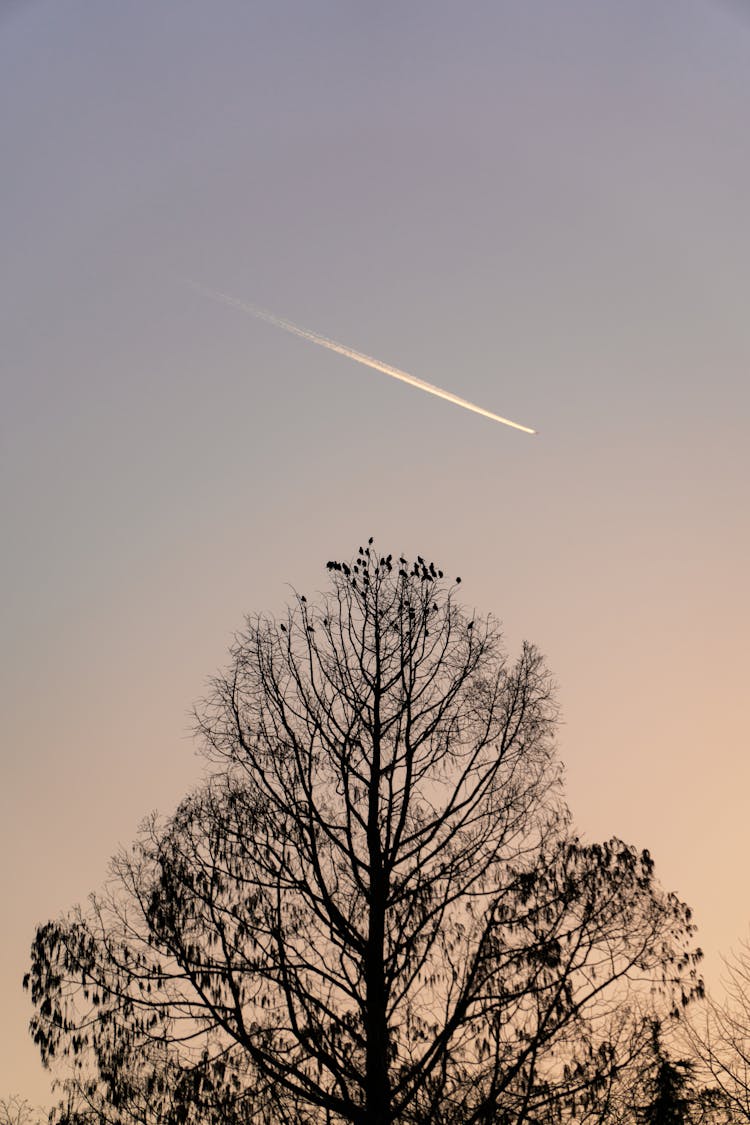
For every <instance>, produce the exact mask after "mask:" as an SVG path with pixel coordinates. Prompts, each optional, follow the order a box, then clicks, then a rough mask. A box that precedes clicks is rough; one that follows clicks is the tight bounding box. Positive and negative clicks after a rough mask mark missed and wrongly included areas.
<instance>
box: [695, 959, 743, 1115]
mask: <svg viewBox="0 0 750 1125" xmlns="http://www.w3.org/2000/svg"><path fill="white" fill-rule="evenodd" d="M725 970H726V972H725V977H724V982H723V983H724V998H723V1000H721V1001H719V1000H716V999H715V998H714V997H712V996H711V995H709V996H707V997H706V998H705V1001H704V1003H703V1004H701V1005H697V1006H696V1009H695V1011H693V1012H692V1013H691V1014H690V1018H689V1019H688V1020H686V1021H685V1022H684V1030H685V1033H686V1035H687V1039H688V1042H689V1044H690V1046H691V1047H692V1049H693V1051H694V1054H695V1056H696V1058H697V1059H698V1061H699V1063H700V1064H702V1066H703V1068H705V1070H706V1071H707V1072H708V1074H709V1075H710V1076H711V1079H712V1080H713V1082H714V1083H715V1084H716V1085H717V1086H718V1087H719V1088H720V1089H721V1090H722V1091H723V1093H724V1094H725V1096H726V1097H727V1098H728V1099H729V1101H730V1102H731V1105H732V1109H733V1112H734V1115H735V1120H737V1121H750V945H748V943H747V942H743V943H742V944H741V945H740V947H739V950H738V951H737V952H736V953H734V954H733V955H732V956H731V957H730V958H728V959H727V960H726V961H725Z"/></svg>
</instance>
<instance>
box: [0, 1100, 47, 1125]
mask: <svg viewBox="0 0 750 1125" xmlns="http://www.w3.org/2000/svg"><path fill="white" fill-rule="evenodd" d="M43 1117H44V1114H43V1113H42V1111H41V1110H40V1109H37V1108H36V1106H33V1105H32V1104H31V1102H30V1101H28V1100H27V1099H26V1098H22V1097H21V1096H20V1095H19V1094H11V1095H10V1097H7V1098H0V1125H39V1122H41V1120H42V1118H43Z"/></svg>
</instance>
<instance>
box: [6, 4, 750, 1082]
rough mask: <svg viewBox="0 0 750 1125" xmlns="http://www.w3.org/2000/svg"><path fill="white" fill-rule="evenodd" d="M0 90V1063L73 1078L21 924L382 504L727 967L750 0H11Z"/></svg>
mask: <svg viewBox="0 0 750 1125" xmlns="http://www.w3.org/2000/svg"><path fill="white" fill-rule="evenodd" d="M0 107H2V108H1V109H0V152H1V153H2V177H1V178H0V199H1V200H2V208H1V209H0V246H1V247H2V259H1V260H2V270H1V271H0V318H1V320H2V325H1V328H0V331H1V338H2V342H3V343H2V355H1V357H0V364H2V368H3V395H2V411H1V412H0V414H1V416H0V428H1V430H0V432H1V449H2V451H1V454H0V456H1V458H2V460H1V462H0V490H1V494H2V527H3V547H2V552H1V553H0V566H1V567H2V590H3V595H4V597H3V621H2V638H3V640H2V649H3V653H2V656H3V667H2V683H1V685H0V688H1V690H2V700H0V703H1V704H2V713H3V716H4V719H3V739H2V785H1V786H0V832H1V833H2V841H1V842H0V855H2V857H3V858H2V864H1V881H0V901H2V902H3V904H4V905H5V906H6V907H7V914H6V919H5V922H4V924H3V926H2V928H1V930H0V943H1V944H2V951H1V953H0V995H2V1012H3V1014H2V1020H0V1096H4V1095H6V1094H9V1093H12V1092H18V1093H21V1094H23V1095H25V1096H27V1097H29V1098H31V1099H32V1100H35V1101H38V1102H44V1101H46V1100H47V1098H48V1093H47V1078H46V1076H45V1075H44V1073H43V1072H42V1070H41V1066H40V1064H39V1062H38V1060H37V1056H36V1052H35V1049H34V1048H33V1046H32V1044H31V1042H30V1039H29V1037H28V1034H27V1031H26V1023H27V1020H28V1016H29V1013H30V1009H29V1007H28V1004H27V1001H26V999H25V997H24V996H23V994H22V993H21V991H20V978H21V976H22V974H23V972H24V971H25V969H26V967H27V960H28V947H29V944H30V941H31V938H32V936H33V930H34V927H35V925H36V924H37V923H38V922H41V921H43V920H46V919H47V918H49V917H54V916H56V915H57V914H58V913H59V912H61V911H62V910H64V909H66V908H67V907H69V906H71V905H73V904H74V903H75V902H77V901H80V900H82V899H84V898H85V896H86V895H87V894H88V893H89V891H91V890H93V889H96V888H97V887H99V886H100V885H101V883H102V881H103V879H104V878H105V875H106V869H107V860H108V857H109V856H110V855H111V854H112V852H113V851H114V850H115V849H116V848H117V846H118V844H119V843H128V842H129V841H130V840H131V839H132V837H133V836H134V834H135V832H136V829H137V825H138V823H139V821H140V819H141V818H142V816H143V815H145V814H146V813H147V812H148V811H149V810H151V809H153V808H159V809H161V810H163V811H169V810H170V809H171V808H172V807H173V806H174V804H175V803H176V802H177V800H178V799H179V797H180V796H181V795H182V794H183V793H184V792H185V791H186V790H187V789H188V788H189V787H190V785H191V784H193V782H194V781H195V780H196V779H197V778H198V777H199V776H200V771H201V768H202V766H201V762H200V760H199V759H198V758H197V757H196V756H195V753H194V746H193V744H192V741H191V737H190V718H189V710H190V707H191V704H192V703H193V702H194V701H195V700H196V699H197V698H199V697H200V695H201V694H202V692H203V690H204V687H205V684H206V680H207V677H208V676H209V675H210V674H211V673H212V672H214V671H215V670H216V669H217V668H218V667H219V666H221V665H222V664H223V662H224V660H225V653H226V648H227V645H228V643H229V640H230V638H231V634H232V631H233V630H234V629H235V628H237V627H238V626H239V625H240V624H241V622H242V616H243V614H244V613H245V612H247V611H252V610H256V609H257V610H271V611H278V610H279V609H281V608H282V607H283V605H284V604H285V602H286V600H287V599H288V598H289V596H290V591H289V586H288V585H287V584H288V583H291V584H293V585H294V586H296V587H297V588H299V589H301V590H304V591H306V593H307V594H308V595H312V594H314V592H315V591H316V590H317V589H321V588H322V587H323V586H324V585H325V580H326V575H325V571H324V564H325V562H326V561H327V560H328V559H329V558H333V557H348V556H349V555H350V554H351V553H353V552H354V551H356V548H357V546H358V545H359V544H360V543H361V542H363V541H364V540H365V538H366V537H367V536H369V535H371V534H374V535H375V536H376V537H377V541H378V544H379V546H381V547H382V548H383V549H384V550H385V551H393V552H397V551H398V552H401V551H406V552H408V553H410V554H412V555H413V554H416V553H417V552H419V553H420V554H422V555H428V556H429V557H430V558H434V559H435V560H436V562H439V564H440V565H441V566H443V567H444V568H445V569H446V570H447V571H449V572H453V573H456V574H461V575H462V577H463V580H464V581H463V585H462V591H463V594H464V598H465V600H466V601H467V602H468V603H470V604H471V605H475V606H477V607H479V608H480V609H482V610H485V611H493V612H494V613H496V614H497V615H498V616H499V617H501V618H502V619H503V621H504V622H505V627H506V633H507V638H508V644H509V647H510V648H511V650H514V649H515V648H516V647H517V646H518V644H519V642H520V640H521V639H522V638H523V637H527V638H529V639H530V640H533V641H535V642H536V643H537V644H538V645H539V646H540V648H541V649H542V650H543V651H544V652H545V653H546V654H547V657H548V660H549V664H550V666H551V668H552V669H553V670H554V672H555V675H556V678H557V680H558V683H559V688H560V702H561V706H562V713H563V725H562V726H561V728H560V738H559V745H560V753H561V756H562V758H563V760H564V762H565V763H566V766H567V780H568V797H569V801H570V804H571V807H572V809H573V813H574V816H575V819H576V822H577V824H578V826H579V828H580V830H581V832H582V833H583V834H585V835H586V836H587V837H589V838H603V837H608V836H610V835H613V834H617V835H619V836H621V837H623V838H624V839H626V840H628V841H629V842H631V843H634V844H637V845H639V846H643V847H648V848H649V849H650V850H651V852H652V854H653V855H654V856H655V858H656V862H657V871H658V873H659V875H660V878H661V880H662V882H663V883H664V885H665V886H667V887H668V888H670V889H673V890H675V891H677V892H678V893H679V894H680V896H681V897H682V898H684V899H685V900H687V901H688V902H689V903H690V904H691V905H692V906H693V908H694V910H695V915H696V919H697V922H698V924H699V927H700V936H699V940H700V942H701V943H702V945H703V946H704V948H705V949H706V951H707V954H708V956H707V962H706V971H707V974H708V977H709V979H710V980H713V979H715V978H716V976H717V975H718V968H719V965H720V954H721V953H722V952H724V953H726V952H728V951H729V950H730V948H731V947H732V946H733V945H735V944H736V943H737V942H738V940H739V939H741V938H743V937H744V936H745V935H746V934H747V926H748V921H750V887H749V886H748V878H747V863H748V850H749V847H750V817H748V791H749V790H750V757H749V756H748V749H749V745H748V744H749V742H750V739H749V738H748V734H749V726H750V720H749V719H748V706H747V687H746V682H747V662H748V657H747V637H748V635H750V598H749V596H748V574H750V526H749V519H748V511H749V510H750V505H749V503H748V501H749V499H750V498H749V496H748V492H749V488H748V485H749V483H750V454H749V452H748V450H749V449H750V443H749V441H748V429H749V426H750V378H749V373H750V315H748V294H749V293H750V222H749V221H748V215H749V213H750V212H749V210H748V208H749V204H750V130H749V129H748V107H750V12H749V11H748V9H747V8H745V7H744V5H743V3H740V2H739V0H738V2H737V3H732V2H730V0H628V3H622V2H620V0H566V3H565V4H561V3H560V2H559V0H531V2H528V3H526V2H524V3H522V2H520V0H515V2H510V0H488V2H472V3H471V4H460V3H456V2H451V3H448V2H445V0H410V2H409V3H408V4H403V3H396V2H385V3H380V4H367V5H366V4H363V3H362V4H352V3H351V2H349V0H316V2H315V3H308V2H306V0H288V2H285V0H273V3H270V2H269V3H260V2H257V3H256V2H251V3H248V2H247V0H242V2H239V0H237V2H230V0H221V2H219V3H208V2H207V0H203V2H200V3H199V2H197V0H179V2H178V0H172V2H168V0H166V2H164V3H159V4H154V3H152V2H151V0H128V3H127V4H116V3H98V4H91V3H84V2H83V0H25V2H24V0H16V2H14V3H9V2H8V0H6V2H5V4H4V5H3V4H2V3H1V2H0ZM185 275H187V276H189V277H191V278H194V279H195V280H196V281H198V282H200V283H202V284H204V285H206V286H209V287H214V288H218V289H221V290H224V291H226V292H228V293H231V294H233V295H234V296H236V297H237V298H239V299H240V300H243V301H248V302H251V303H256V304H259V305H262V306H264V307H266V308H269V309H271V310H273V311H274V312H275V313H277V314H278V315H280V316H282V317H287V318H289V319H290V320H293V321H295V322H297V323H299V324H301V325H303V326H304V327H307V328H310V329H313V330H314V331H316V332H319V333H322V334H324V335H328V336H332V337H334V338H336V339H338V340H341V341H343V342H344V343H345V344H347V345H350V346H351V347H353V348H356V349H358V350H360V351H363V352H366V353H369V354H370V355H373V356H376V357H377V358H378V359H381V360H383V361H384V362H386V363H391V364H394V365H395V366H397V367H400V368H404V369H406V370H407V371H409V372H412V373H413V374H414V375H416V376H418V377H420V378H422V379H425V380H427V381H429V382H432V383H436V384H437V385H438V386H441V387H446V388H448V389H450V390H452V391H453V392H454V393H456V394H458V395H461V396H462V397H464V398H467V399H470V400H471V401H472V402H476V403H479V404H481V405H482V406H484V407H486V408H487V409H490V410H493V411H496V412H497V413H500V414H503V415H505V416H507V417H510V418H513V419H517V420H519V421H521V422H525V423H527V424H528V425H531V426H535V427H537V428H538V429H539V431H540V434H539V436H538V437H528V436H526V435H524V434H520V433H517V432H514V431H512V430H509V429H507V428H505V427H503V426H500V425H497V424H495V423H492V422H489V421H487V420H486V419H484V418H480V417H477V416H476V415H473V414H469V413H467V412H465V411H462V410H459V409H457V408H456V407H455V406H451V405H449V404H447V403H445V402H441V401H439V400H438V399H436V398H432V397H429V396H427V395H425V394H422V393H420V392H418V391H416V390H413V389H411V388H409V387H405V386H403V385H401V384H399V383H396V382H394V381H393V380H392V379H389V378H387V377H386V376H384V375H382V374H378V373H376V372H373V371H370V370H366V369H364V368H362V367H360V366H357V365H356V364H354V363H352V362H351V361H349V360H347V359H344V358H341V357H339V356H336V355H333V354H331V353H330V352H326V351H324V350H323V349H320V348H316V347H314V346H313V345H312V344H309V343H306V342H304V341H301V340H299V339H294V338H292V337H290V336H288V335H285V334H284V333H282V332H280V331H279V330H278V329H276V328H274V327H272V326H270V325H268V324H264V323H261V322H258V321H256V320H253V319H252V318H251V317H249V316H247V315H244V314H242V313H241V312H238V311H236V310H234V309H230V308H227V307H223V306H221V305H219V304H217V303H215V302H212V301H210V300H208V299H206V298H205V297H203V296H201V295H200V294H198V293H196V292H195V291H191V290H190V289H188V288H187V287H185V286H184V285H183V284H181V282H180V281H179V278H180V277H183V276H185Z"/></svg>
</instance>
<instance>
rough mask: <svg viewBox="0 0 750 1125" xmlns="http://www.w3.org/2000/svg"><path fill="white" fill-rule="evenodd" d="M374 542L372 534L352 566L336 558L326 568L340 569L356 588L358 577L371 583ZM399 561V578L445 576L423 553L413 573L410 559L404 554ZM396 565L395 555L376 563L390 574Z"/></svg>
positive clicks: (427, 580) (432, 579)
mask: <svg viewBox="0 0 750 1125" xmlns="http://www.w3.org/2000/svg"><path fill="white" fill-rule="evenodd" d="M372 543H373V537H372V536H370V538H369V539H368V540H367V546H366V547H360V548H359V554H358V556H357V558H356V559H355V560H354V562H353V563H352V565H351V566H350V565H349V563H340V562H336V561H335V560H331V561H330V562H328V563H326V568H327V569H328V570H337V571H340V572H341V573H342V574H343V575H344V577H345V578H348V579H350V580H351V584H352V586H354V588H355V589H356V588H357V579H358V578H361V580H362V582H363V583H364V585H365V586H367V585H369V582H370V566H371V561H370V555H371V552H370V547H371V546H372ZM398 562H399V564H400V566H399V571H398V576H399V578H403V579H405V578H409V577H412V578H421V580H422V581H423V582H434V581H435V579H436V578H442V577H443V572H442V570H438V568H437V567H436V566H435V564H434V563H433V562H430V563H428V562H425V560H424V559H423V558H422V556H421V555H417V561H416V562H415V563H412V567H411V574H410V573H409V571H408V570H407V567H408V566H409V563H408V560H407V559H405V558H404V556H403V555H401V556H400V557H399V560H398ZM395 565H396V564H395V563H394V561H393V555H383V556H381V558H380V562H379V563H378V562H376V563H375V566H376V567H377V568H379V569H380V570H385V571H387V572H388V574H390V573H391V571H392V570H393V568H394V566H395ZM456 582H457V583H460V582H461V579H460V578H457V579H456Z"/></svg>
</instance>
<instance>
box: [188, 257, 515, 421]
mask: <svg viewBox="0 0 750 1125" xmlns="http://www.w3.org/2000/svg"><path fill="white" fill-rule="evenodd" d="M185 280H186V284H188V285H189V286H190V287H191V289H195V290H196V291H197V292H198V293H202V294H203V296H204V297H210V298H211V299H212V300H214V301H220V302H221V303H222V304H224V305H229V306H230V308H234V309H240V311H241V312H246V313H250V315H251V316H254V317H257V319H258V320H265V321H266V323H268V324H275V325H276V327H277V328H283V330H284V331H285V332H290V333H291V334H292V335H293V336H299V338H300V339H301V340H309V341H310V343H311V344H319V345H320V347H321V348H328V350H329V351H332V352H336V353H337V354H338V355H343V356H346V357H347V359H353V360H354V361H355V363H361V364H363V365H364V366H365V367H371V368H372V369H373V371H380V372H382V374H383V375H390V376H391V377H392V378H393V379H400V380H401V382H402V383H408V384H409V386H410V387H416V388H417V389H418V390H420V391H427V393H428V394H431V395H436V396H437V397H438V398H443V399H445V401H446V402H452V403H453V404H454V405H455V406H462V407H463V409H464V410H471V411H473V413H474V414H481V415H482V417H483V418H491V419H492V421H493V422H502V424H503V425H504V426H512V427H513V429H514V430H522V431H523V433H525V434H535V433H536V432H537V431H536V430H532V429H531V427H530V426H522V425H521V423H520V422H511V420H510V418H503V417H502V415H500V414H493V412H492V411H491V410H485V409H484V407H483V406H476V405H475V404H474V403H473V402H468V400H467V399H465V398H460V397H459V396H458V395H454V394H453V392H452V391H444V390H443V389H442V387H436V386H435V385H434V384H433V383H426V382H425V380H424V379H418V378H417V377H416V375H410V374H409V372H408V371H401V369H400V368H398V367H391V365H390V363H382V362H381V361H380V360H379V359H374V358H373V357H372V356H370V355H365V353H364V352H358V351H355V350H354V348H350V347H347V345H346V344H340V343H339V342H338V341H337V340H329V339H328V337H327V336H321V335H320V334H319V333H318V332H310V331H309V330H308V329H307V328H300V327H299V326H298V325H296V324H292V322H291V321H290V320H284V319H283V318H282V317H280V316H274V314H273V313H270V312H267V311H266V310H265V309H259V308H256V306H255V305H249V304H247V303H246V302H245V301H240V300H238V299H237V298H236V297H232V296H230V295H229V294H228V293H222V292H220V291H219V290H218V289H208V288H207V287H206V286H205V285H199V284H198V283H197V282H196V281H191V280H189V279H185Z"/></svg>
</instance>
